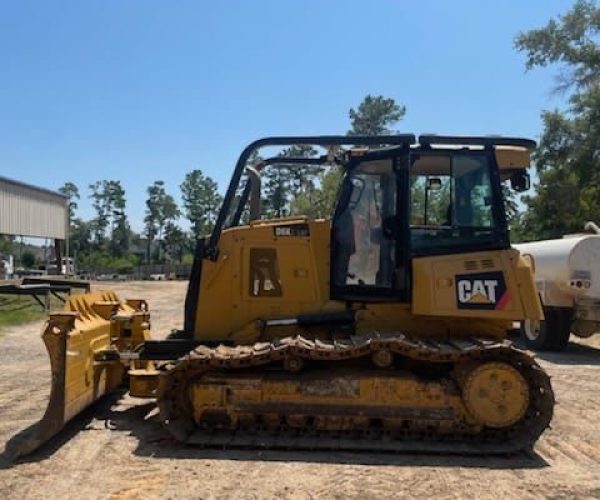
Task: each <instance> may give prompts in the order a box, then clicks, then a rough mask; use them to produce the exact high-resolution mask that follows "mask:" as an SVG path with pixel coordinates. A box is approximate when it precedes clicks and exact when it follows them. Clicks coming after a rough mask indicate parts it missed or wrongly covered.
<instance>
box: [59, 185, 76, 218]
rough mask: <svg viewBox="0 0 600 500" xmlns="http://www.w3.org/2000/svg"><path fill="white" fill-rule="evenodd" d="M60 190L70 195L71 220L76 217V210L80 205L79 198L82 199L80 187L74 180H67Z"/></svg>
mask: <svg viewBox="0 0 600 500" xmlns="http://www.w3.org/2000/svg"><path fill="white" fill-rule="evenodd" d="M58 191H59V193H62V194H64V195H65V196H68V197H69V220H70V221H71V220H73V219H74V217H75V210H77V208H78V207H79V205H78V204H77V200H79V199H81V196H80V195H79V188H78V187H77V186H76V185H75V184H73V183H72V182H65V183H64V185H63V186H62V187H61V188H59V189H58Z"/></svg>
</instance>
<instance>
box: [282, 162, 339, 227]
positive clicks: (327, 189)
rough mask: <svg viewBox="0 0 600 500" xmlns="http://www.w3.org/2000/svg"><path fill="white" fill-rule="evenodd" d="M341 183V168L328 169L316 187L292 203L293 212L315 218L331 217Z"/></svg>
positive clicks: (320, 177) (300, 195) (301, 194)
mask: <svg viewBox="0 0 600 500" xmlns="http://www.w3.org/2000/svg"><path fill="white" fill-rule="evenodd" d="M341 181H342V170H341V169H340V168H329V169H327V170H326V171H325V172H323V173H322V174H321V175H320V176H319V178H318V181H317V184H316V185H314V186H312V187H311V188H310V189H308V190H306V191H305V192H303V193H300V194H299V195H298V196H297V197H296V199H295V200H294V201H293V203H292V212H293V213H297V214H304V215H307V216H309V217H314V218H327V217H330V216H331V215H332V211H333V208H334V204H335V200H336V199H337V193H338V189H339V187H340V183H341Z"/></svg>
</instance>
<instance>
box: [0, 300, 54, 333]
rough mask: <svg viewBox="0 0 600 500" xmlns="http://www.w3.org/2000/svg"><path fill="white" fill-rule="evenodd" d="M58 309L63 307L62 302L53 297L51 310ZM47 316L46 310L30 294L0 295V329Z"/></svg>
mask: <svg viewBox="0 0 600 500" xmlns="http://www.w3.org/2000/svg"><path fill="white" fill-rule="evenodd" d="M56 309H62V302H61V301H60V300H58V299H57V298H56V297H52V298H51V299H50V310H51V311H53V310H56ZM45 316H46V311H44V309H43V308H42V306H40V305H39V304H38V303H37V302H36V301H35V299H34V298H33V297H30V296H29V295H0V330H2V329H3V328H5V327H7V326H14V325H21V324H23V323H29V322H30V321H38V320H41V319H43V318H44V317H45Z"/></svg>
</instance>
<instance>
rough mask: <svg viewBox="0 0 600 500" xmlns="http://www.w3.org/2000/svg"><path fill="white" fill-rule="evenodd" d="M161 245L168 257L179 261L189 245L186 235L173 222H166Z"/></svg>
mask: <svg viewBox="0 0 600 500" xmlns="http://www.w3.org/2000/svg"><path fill="white" fill-rule="evenodd" d="M161 245H162V247H163V249H164V251H165V254H166V255H167V256H168V257H169V259H170V260H171V261H175V262H181V261H182V260H183V256H184V254H185V253H186V252H187V251H189V250H190V246H191V244H190V239H189V237H188V235H187V234H186V233H185V232H184V231H183V230H182V229H181V228H180V227H179V226H177V225H176V224H174V223H173V222H167V225H166V226H165V236H164V238H163V240H162V242H161Z"/></svg>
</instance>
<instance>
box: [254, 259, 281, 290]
mask: <svg viewBox="0 0 600 500" xmlns="http://www.w3.org/2000/svg"><path fill="white" fill-rule="evenodd" d="M249 283H250V290H249V294H250V297H281V296H282V295H283V293H282V290H281V280H280V276H279V264H278V263H277V251H276V250H275V249H274V248H251V249H250V279H249Z"/></svg>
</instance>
